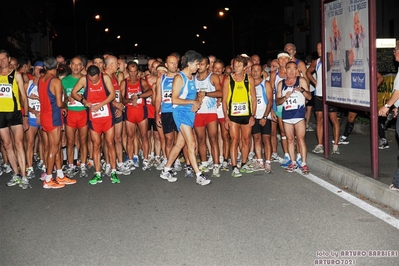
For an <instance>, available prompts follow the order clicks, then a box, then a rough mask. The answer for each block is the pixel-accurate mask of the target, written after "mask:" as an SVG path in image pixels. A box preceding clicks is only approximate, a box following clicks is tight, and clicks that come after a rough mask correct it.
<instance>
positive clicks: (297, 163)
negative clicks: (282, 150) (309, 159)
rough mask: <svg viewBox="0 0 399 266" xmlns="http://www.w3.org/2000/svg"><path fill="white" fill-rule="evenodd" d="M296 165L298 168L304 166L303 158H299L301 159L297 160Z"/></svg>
mask: <svg viewBox="0 0 399 266" xmlns="http://www.w3.org/2000/svg"><path fill="white" fill-rule="evenodd" d="M296 165H298V167H299V168H301V165H302V158H301V157H299V158H298V159H297V160H296Z"/></svg>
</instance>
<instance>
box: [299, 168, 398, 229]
mask: <svg viewBox="0 0 399 266" xmlns="http://www.w3.org/2000/svg"><path fill="white" fill-rule="evenodd" d="M297 173H299V174H301V175H302V176H304V177H306V178H307V179H309V180H311V181H313V182H314V183H316V184H318V185H320V186H322V187H324V188H326V189H327V190H329V191H331V192H332V193H334V194H335V195H337V196H339V197H341V198H343V199H345V200H347V201H349V202H350V203H352V204H354V205H356V206H358V207H359V208H362V209H363V210H365V211H366V212H368V213H370V214H372V215H374V216H375V217H377V218H378V219H380V220H383V221H384V222H386V223H388V224H390V225H392V226H393V227H395V228H396V229H399V220H398V219H396V218H395V217H393V216H391V215H389V214H387V213H385V212H383V211H381V210H379V209H378V208H376V207H374V206H372V205H370V204H368V203H367V202H364V201H363V200H361V199H358V198H356V197H355V196H352V195H351V194H349V193H348V192H345V191H343V190H342V189H340V188H338V187H336V186H334V185H332V184H330V183H328V182H326V181H324V180H323V179H321V178H319V177H317V176H315V175H313V174H311V173H309V174H307V175H305V174H302V172H301V171H300V170H297Z"/></svg>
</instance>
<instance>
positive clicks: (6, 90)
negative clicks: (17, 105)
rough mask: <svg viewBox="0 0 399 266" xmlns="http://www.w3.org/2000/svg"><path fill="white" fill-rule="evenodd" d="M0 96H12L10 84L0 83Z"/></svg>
mask: <svg viewBox="0 0 399 266" xmlns="http://www.w3.org/2000/svg"><path fill="white" fill-rule="evenodd" d="M0 98H12V86H11V84H0Z"/></svg>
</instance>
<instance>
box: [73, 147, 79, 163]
mask: <svg viewBox="0 0 399 266" xmlns="http://www.w3.org/2000/svg"><path fill="white" fill-rule="evenodd" d="M78 156H79V151H78V148H77V147H76V146H75V147H73V159H74V160H77V159H78Z"/></svg>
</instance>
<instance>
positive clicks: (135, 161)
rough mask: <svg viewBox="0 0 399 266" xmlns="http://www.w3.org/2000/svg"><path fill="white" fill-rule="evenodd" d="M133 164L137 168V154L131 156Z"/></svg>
mask: <svg viewBox="0 0 399 266" xmlns="http://www.w3.org/2000/svg"><path fill="white" fill-rule="evenodd" d="M133 166H134V167H136V168H139V167H140V165H139V157H138V156H137V155H135V156H133Z"/></svg>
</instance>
